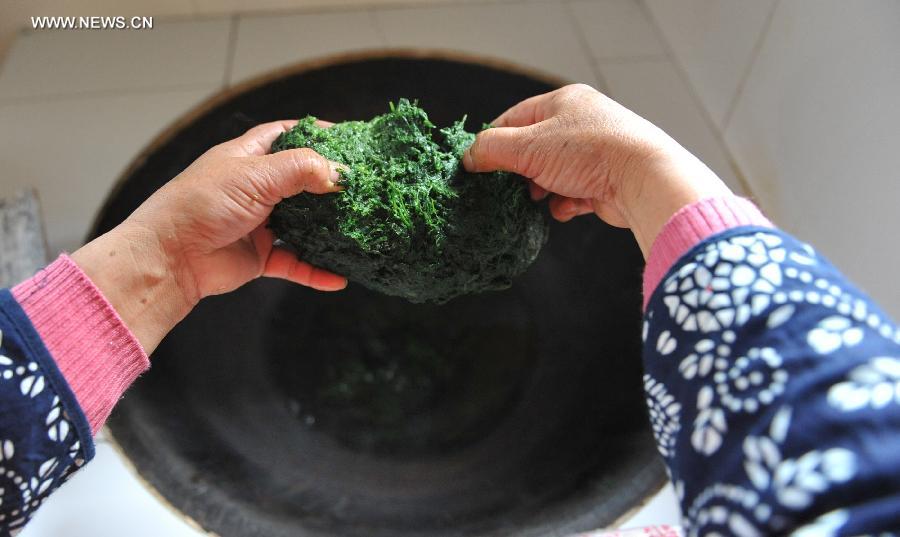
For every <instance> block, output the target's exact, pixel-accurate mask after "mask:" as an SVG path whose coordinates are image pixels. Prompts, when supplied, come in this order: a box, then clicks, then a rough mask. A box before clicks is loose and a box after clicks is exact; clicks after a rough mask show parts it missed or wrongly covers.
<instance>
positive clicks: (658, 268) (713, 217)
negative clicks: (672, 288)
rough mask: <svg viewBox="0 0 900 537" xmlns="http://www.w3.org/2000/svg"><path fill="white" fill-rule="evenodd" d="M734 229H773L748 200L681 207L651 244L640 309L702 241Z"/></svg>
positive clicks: (727, 199)
mask: <svg viewBox="0 0 900 537" xmlns="http://www.w3.org/2000/svg"><path fill="white" fill-rule="evenodd" d="M737 226H763V227H774V226H773V225H772V222H770V221H769V219H768V218H766V217H765V216H763V214H762V213H761V212H760V211H759V209H758V208H757V207H756V205H754V204H753V203H752V202H751V201H750V200H747V199H744V198H739V197H738V196H723V197H718V198H707V199H704V200H700V201H698V202H695V203H692V204H690V205H687V206H685V207H682V208H681V209H680V210H679V211H678V212H677V213H675V214H674V215H672V218H669V221H668V222H666V225H665V226H663V229H662V231H660V233H659V235H657V237H656V240H655V241H653V246H652V247H651V248H650V255H649V256H648V257H647V267H646V268H645V269H644V309H645V310H646V309H647V302H648V301H649V300H650V296H651V295H652V294H653V291H654V290H655V289H656V286H657V285H659V282H660V280H662V278H663V276H665V275H666V272H668V271H669V268H671V267H672V265H674V264H675V262H676V261H678V259H679V258H680V257H681V256H683V255H684V254H686V253H687V252H688V250H690V249H691V248H693V247H694V246H696V245H697V244H699V243H700V241H702V240H703V239H705V238H707V237H709V236H712V235H715V234H716V233H720V232H722V231H725V230H726V229H731V228H733V227H737Z"/></svg>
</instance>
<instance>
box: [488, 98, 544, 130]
mask: <svg viewBox="0 0 900 537" xmlns="http://www.w3.org/2000/svg"><path fill="white" fill-rule="evenodd" d="M548 95H549V94H548V93H544V94H542V95H535V96H534V97H529V98H527V99H525V100H524V101H522V102H520V103H519V104H516V105H514V106H513V107H512V108H510V109H509V110H507V111H506V112H503V113H502V114H500V116H499V117H497V119H495V120H494V121H491V125H492V126H494V127H526V126H528V125H533V124H535V123H540V122H541V121H543V120H544V117H543V112H542V109H543V105H544V103H545V102H546V101H547V99H548Z"/></svg>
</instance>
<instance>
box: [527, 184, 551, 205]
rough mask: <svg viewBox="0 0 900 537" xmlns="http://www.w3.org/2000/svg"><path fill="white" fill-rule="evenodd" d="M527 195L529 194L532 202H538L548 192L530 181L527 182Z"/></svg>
mask: <svg viewBox="0 0 900 537" xmlns="http://www.w3.org/2000/svg"><path fill="white" fill-rule="evenodd" d="M528 193H529V194H531V199H532V200H534V201H540V200H542V199H544V198H546V197H547V196H548V195H549V194H550V192H548V191H547V190H546V189H544V187H542V186H540V185H539V184H537V183H535V182H534V181H532V180H531V179H529V180H528Z"/></svg>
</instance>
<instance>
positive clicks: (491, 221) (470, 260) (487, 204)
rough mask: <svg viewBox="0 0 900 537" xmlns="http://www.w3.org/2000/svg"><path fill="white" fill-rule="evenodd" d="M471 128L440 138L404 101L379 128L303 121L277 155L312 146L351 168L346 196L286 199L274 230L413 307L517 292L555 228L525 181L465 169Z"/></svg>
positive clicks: (282, 140) (302, 253) (305, 254)
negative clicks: (514, 286)
mask: <svg viewBox="0 0 900 537" xmlns="http://www.w3.org/2000/svg"><path fill="white" fill-rule="evenodd" d="M464 121H465V118H463V119H462V120H460V121H458V122H456V123H455V124H454V125H453V126H452V127H448V128H445V129H440V130H437V129H435V126H434V125H432V124H431V122H430V121H429V120H428V115H427V114H426V113H425V111H424V110H422V109H421V108H419V107H418V106H417V105H416V104H415V103H410V102H409V101H408V100H406V99H401V100H400V101H399V103H398V104H397V105H396V106H395V105H393V104H392V105H391V109H390V111H389V112H388V113H386V114H384V115H381V116H378V117H376V118H374V119H372V120H371V121H348V122H345V123H339V124H337V125H334V126H332V127H330V128H320V127H318V126H316V124H315V118H313V117H311V116H307V117H306V118H304V119H302V120H300V122H299V123H298V124H297V126H295V127H294V128H293V129H291V130H290V131H288V132H285V133H283V134H282V135H281V136H279V137H278V139H277V140H275V142H274V143H273V144H272V151H282V150H285V149H292V148H298V147H309V148H312V149H314V150H315V151H317V152H318V153H320V154H322V155H324V156H325V157H326V158H328V159H330V160H333V161H335V162H339V163H341V164H344V165H346V166H347V167H348V169H347V170H346V171H344V172H342V176H343V181H344V185H345V188H344V190H342V191H341V192H338V193H334V194H325V195H315V194H307V193H303V194H299V195H297V196H294V197H292V198H288V199H285V200H284V201H282V202H281V203H279V204H278V205H276V206H275V209H274V211H273V212H272V216H271V219H270V224H269V225H270V227H271V228H272V230H273V231H274V232H275V235H276V237H278V238H279V239H281V240H282V241H284V242H285V243H287V244H288V245H289V246H290V247H292V248H293V249H294V250H295V251H296V253H297V255H298V256H299V257H300V258H301V259H303V260H305V261H307V262H309V263H312V264H314V265H316V266H320V267H323V268H326V269H328V270H331V271H333V272H336V273H338V274H343V275H345V276H347V278H349V279H350V280H351V281H355V282H359V283H361V284H362V285H364V286H366V287H368V288H370V289H373V290H376V291H380V292H382V293H385V294H388V295H395V296H401V297H404V298H406V299H408V300H410V301H411V302H436V303H443V302H446V301H448V300H450V299H451V298H453V297H455V296H457V295H461V294H464V293H476V292H480V291H486V290H492V289H505V288H507V287H509V286H510V285H511V284H512V280H513V278H514V277H515V276H517V275H519V274H521V273H522V272H524V271H525V269H526V268H528V266H529V265H530V264H531V263H532V262H533V261H534V259H535V258H536V257H537V255H538V252H539V251H540V249H541V247H542V246H543V245H544V243H545V242H546V241H547V232H548V226H547V220H546V217H545V215H544V213H543V211H542V210H541V209H540V208H539V207H538V206H537V205H536V204H535V203H534V202H532V201H531V199H530V198H529V196H528V189H527V186H526V184H525V181H524V180H523V179H522V178H521V177H519V176H515V175H511V174H507V173H489V174H471V173H467V172H466V171H465V170H464V169H463V168H462V165H461V162H460V160H461V158H462V154H463V151H464V150H465V149H466V147H468V146H469V145H470V144H471V143H472V142H473V141H474V139H475V135H474V134H472V133H468V132H466V131H465V130H464V129H463V123H464Z"/></svg>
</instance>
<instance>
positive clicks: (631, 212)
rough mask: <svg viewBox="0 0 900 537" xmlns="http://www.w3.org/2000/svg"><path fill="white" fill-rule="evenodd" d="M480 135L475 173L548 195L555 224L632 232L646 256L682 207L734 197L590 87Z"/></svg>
mask: <svg viewBox="0 0 900 537" xmlns="http://www.w3.org/2000/svg"><path fill="white" fill-rule="evenodd" d="M492 126H493V128H491V129H487V130H485V131H482V132H481V133H479V134H478V137H477V138H476V140H475V143H474V144H472V146H471V147H470V148H469V149H468V150H467V151H466V154H465V156H464V159H463V162H464V165H465V167H466V169H468V170H469V171H473V172H486V171H494V170H506V171H510V172H514V173H517V174H519V175H522V176H524V177H527V178H528V179H530V180H531V181H532V185H531V193H532V197H534V198H535V199H539V198H542V197H544V196H546V195H547V194H548V193H549V194H552V197H551V199H550V211H551V213H552V214H553V216H554V218H556V219H557V220H560V221H567V220H570V219H571V218H573V217H575V216H578V215H581V214H587V213H595V214H596V215H597V216H599V217H600V218H602V219H603V220H604V221H606V222H607V223H609V224H611V225H614V226H619V227H629V228H631V229H632V231H633V232H634V234H635V236H636V238H637V240H638V243H639V244H640V246H641V249H642V251H643V252H644V255H645V257H646V255H648V254H649V249H650V246H651V245H652V243H653V239H655V237H656V235H657V234H658V233H659V231H660V230H661V229H662V226H663V225H665V223H666V221H668V219H669V217H671V215H672V214H674V213H675V212H676V211H677V210H678V209H680V208H681V207H684V206H685V205H688V204H690V203H693V202H695V201H699V200H700V199H703V198H706V197H712V196H719V195H726V194H729V193H730V191H729V190H728V188H727V187H726V186H725V184H724V183H722V181H721V180H720V179H719V178H718V177H717V176H716V175H715V173H713V172H712V171H711V170H710V169H709V168H707V167H706V166H705V165H704V164H703V163H702V162H700V160H698V159H697V158H696V157H694V156H693V155H692V154H691V153H690V152H688V151H687V150H686V149H684V148H683V147H681V146H680V145H679V144H678V143H677V142H676V141H675V140H673V139H672V138H671V137H669V135H667V134H666V133H665V132H663V131H662V130H661V129H660V128H658V127H656V126H655V125H653V124H652V123H650V122H649V121H647V120H645V119H643V118H642V117H640V116H638V115H637V114H635V113H634V112H631V111H630V110H628V109H627V108H625V107H624V106H622V105H620V104H619V103H617V102H615V101H613V100H612V99H610V98H609V97H607V96H605V95H603V94H602V93H600V92H599V91H597V90H595V89H594V88H592V87H590V86H587V85H584V84H574V85H570V86H565V87H563V88H560V89H558V90H555V91H552V92H550V93H545V94H543V95H538V96H535V97H531V98H530V99H526V100H524V101H522V102H521V103H519V104H517V105H515V106H513V107H512V108H510V109H509V110H507V111H506V112H504V113H503V114H502V115H501V116H500V117H498V118H497V119H496V120H494V121H493V122H492Z"/></svg>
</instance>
